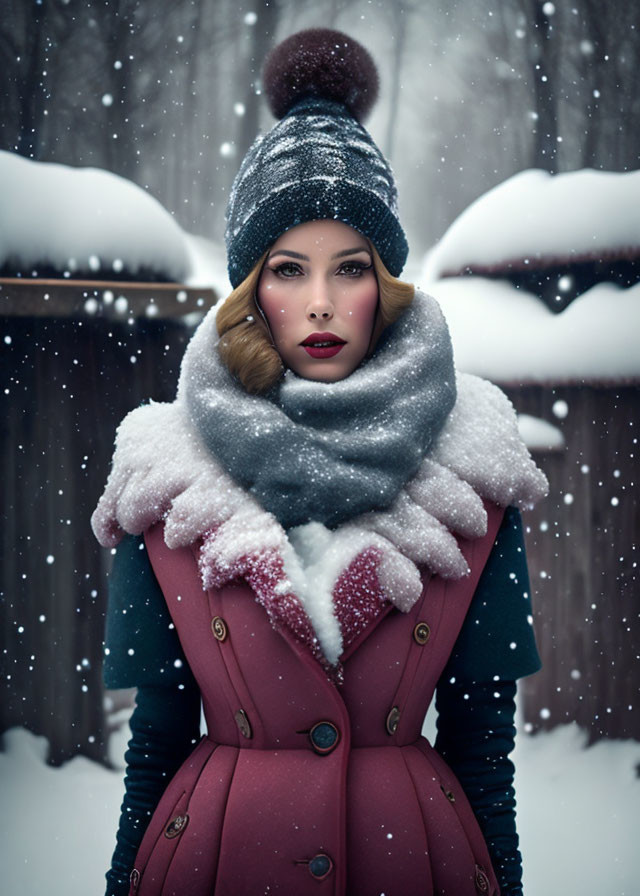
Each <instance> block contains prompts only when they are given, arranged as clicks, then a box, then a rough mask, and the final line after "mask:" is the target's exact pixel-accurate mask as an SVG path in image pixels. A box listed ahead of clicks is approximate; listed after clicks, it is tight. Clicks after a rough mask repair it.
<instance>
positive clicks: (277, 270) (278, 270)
mask: <svg viewBox="0 0 640 896" xmlns="http://www.w3.org/2000/svg"><path fill="white" fill-rule="evenodd" d="M345 267H350V268H355V269H356V270H355V271H354V272H353V273H351V274H347V273H345V272H344V271H343V270H342V269H343V268H345ZM371 267H372V265H371V263H369V264H364V263H363V262H361V261H345V262H343V263H342V264H341V265H340V267H339V268H338V272H341V271H342V275H343V276H344V277H360V276H361V275H362V272H363V271H369V270H371ZM285 268H289V269H291V268H293V269H294V271H295V274H285V273H284V270H285ZM269 270H270V271H272V272H273V273H274V274H276V275H277V276H278V277H282V278H283V279H284V280H293V279H294V277H295V276H296V275H297V274H302V273H303V271H302V269H301V268H300V265H298V264H296V263H295V262H294V261H283V262H282V264H279V265H276V266H275V267H270V268H269Z"/></svg>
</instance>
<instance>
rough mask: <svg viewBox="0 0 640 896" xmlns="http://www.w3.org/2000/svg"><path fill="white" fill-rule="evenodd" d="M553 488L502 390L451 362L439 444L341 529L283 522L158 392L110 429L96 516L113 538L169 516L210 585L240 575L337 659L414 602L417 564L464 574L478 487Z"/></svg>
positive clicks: (497, 493)
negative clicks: (379, 503)
mask: <svg viewBox="0 0 640 896" xmlns="http://www.w3.org/2000/svg"><path fill="white" fill-rule="evenodd" d="M547 488H548V485H547V480H546V477H545V476H544V474H543V473H542V472H541V471H540V470H539V469H538V468H537V467H536V465H535V463H534V462H533V460H532V458H531V457H530V455H529V453H528V451H527V449H526V446H525V445H524V443H523V442H522V440H521V438H520V436H519V434H518V429H517V423H516V416H515V412H514V410H513V407H512V405H511V404H510V402H509V401H508V399H507V398H506V396H505V395H504V394H503V393H502V392H501V391H500V390H499V389H498V388H497V387H496V386H493V385H492V384H491V383H489V382H487V381H485V380H481V379H479V378H477V377H474V376H470V375H467V374H459V375H458V398H457V401H456V405H455V406H454V408H453V410H452V412H451V413H450V414H449V417H448V418H447V421H446V423H445V425H444V427H443V429H442V431H441V433H440V436H439V437H438V439H437V440H436V443H435V445H434V446H433V450H432V451H431V453H430V454H429V456H428V457H427V458H426V459H425V460H424V461H423V463H422V466H421V467H420V470H419V471H418V474H417V475H416V476H415V477H414V478H413V479H411V480H410V481H409V482H407V483H406V485H405V487H404V488H403V489H402V490H401V492H400V494H399V495H398V497H397V498H396V500H395V501H394V502H393V504H392V505H391V507H389V508H388V509H387V510H385V511H378V512H371V513H366V514H362V515H360V516H358V517H355V518H353V519H352V520H350V521H349V522H347V523H344V524H343V525H340V526H338V527H337V528H336V529H328V528H327V527H326V526H324V525H322V524H321V523H316V522H312V523H307V524H305V525H303V526H299V527H296V528H294V529H290V530H289V531H285V530H284V529H283V527H282V526H281V525H280V523H278V521H277V520H276V518H275V517H274V516H273V515H272V514H270V513H268V512H267V511H266V510H264V509H263V508H262V507H261V506H260V504H259V503H258V502H257V500H256V499H255V498H254V497H253V496H251V495H250V494H249V493H248V492H246V491H244V490H243V489H241V488H240V487H239V486H238V485H237V484H236V483H235V482H234V481H233V480H232V479H231V477H230V476H229V475H228V474H227V473H226V472H225V471H224V470H223V469H222V468H221V466H220V465H219V464H218V463H217V461H216V460H215V459H214V458H213V457H212V455H211V454H210V453H209V451H208V450H207V448H206V447H205V445H204V444H203V442H202V440H201V438H200V436H199V434H198V432H197V431H196V430H195V429H194V427H193V425H192V424H191V422H190V421H189V418H188V416H187V413H186V411H185V409H184V406H183V405H181V404H180V403H179V402H174V403H172V404H159V403H152V404H149V405H145V406H144V407H140V408H137V409H136V410H134V411H132V412H131V413H130V414H128V415H127V417H125V419H124V420H123V421H122V423H121V424H120V427H119V428H118V432H117V436H116V448H115V453H114V458H113V464H112V469H111V473H110V475H109V479H108V482H107V485H106V488H105V491H104V494H103V495H102V497H101V499H100V501H99V503H98V506H97V508H96V510H95V512H94V514H93V517H92V526H93V530H94V532H95V535H96V537H97V539H98V541H99V542H100V543H101V544H102V545H104V546H105V547H114V546H115V545H116V544H118V542H119V541H120V540H121V538H122V537H123V535H124V533H125V532H128V533H129V534H132V535H138V534H140V533H142V532H144V531H145V530H146V529H148V528H149V527H150V526H152V525H154V524H155V523H158V522H160V521H164V538H165V541H166V544H167V546H168V547H169V548H177V547H184V546H189V545H193V544H198V545H199V546H200V547H199V551H198V563H199V570H200V575H201V579H202V585H203V588H204V589H208V588H219V587H222V586H223V585H224V584H226V583H228V582H230V581H233V580H234V579H237V578H244V579H245V580H246V581H247V582H248V583H249V585H250V586H251V587H252V588H253V590H254V592H255V594H256V598H257V599H258V600H259V601H260V603H261V604H262V605H263V606H264V608H265V609H266V611H267V612H268V614H269V616H270V618H271V621H272V623H273V624H274V625H275V626H276V627H277V626H281V625H288V626H289V627H290V628H291V629H292V630H293V631H294V633H295V634H296V635H297V636H298V637H299V638H300V639H301V640H302V641H304V642H305V643H307V644H308V646H309V647H310V649H311V650H312V651H313V652H314V653H315V654H316V656H317V657H318V659H319V660H321V661H322V662H325V663H326V664H328V665H335V664H336V663H337V662H338V659H339V657H340V655H341V653H342V652H343V650H344V649H345V648H346V647H347V646H348V645H349V643H351V641H352V640H353V638H354V637H355V636H356V635H357V633H358V632H359V631H361V630H362V628H363V627H364V626H365V625H366V624H367V622H368V621H372V620H373V619H375V618H376V617H377V616H378V615H379V614H380V613H381V612H383V611H384V608H385V606H386V605H387V602H391V603H392V604H393V605H395V606H396V607H397V608H398V609H400V610H401V611H403V612H407V611H408V610H409V609H410V608H411V607H412V606H413V604H414V603H415V601H416V600H417V599H418V598H419V597H420V594H421V591H422V579H421V571H422V570H424V569H425V568H426V569H427V570H429V571H430V572H431V573H433V574H436V575H441V576H443V577H445V578H454V579H455V578H460V577H462V576H464V575H466V574H468V572H469V569H468V567H467V564H466V561H465V559H464V557H463V555H462V553H461V551H460V548H459V546H458V542H457V540H456V537H457V536H460V537H463V538H478V537H481V536H482V535H484V534H485V533H486V530H487V517H486V511H485V509H484V505H483V500H487V501H491V502H493V503H495V504H498V505H499V506H501V507H507V506H508V505H510V504H513V505H517V506H519V507H520V508H526V507H529V506H531V505H533V504H534V503H535V502H536V501H537V500H538V499H540V498H541V497H542V496H543V495H545V494H546V492H547ZM345 594H347V595H348V597H349V599H348V601H346V600H345Z"/></svg>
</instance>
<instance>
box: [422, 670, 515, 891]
mask: <svg viewBox="0 0 640 896" xmlns="http://www.w3.org/2000/svg"><path fill="white" fill-rule="evenodd" d="M515 693H516V685H515V682H513V681H497V682H491V683H486V684H472V685H469V686H467V687H465V686H461V685H459V684H457V683H455V684H451V683H450V682H449V681H444V682H443V681H441V682H440V684H439V685H438V689H437V691H436V709H437V711H438V720H437V727H438V736H437V738H436V743H435V748H436V750H437V751H438V752H439V753H440V754H441V756H442V757H443V759H444V760H445V762H446V763H447V765H448V766H449V767H450V768H451V770H452V771H453V773H454V774H455V775H456V777H457V778H458V780H459V781H460V784H461V786H462V789H463V790H464V792H465V793H466V795H467V798H468V800H469V802H470V804H471V808H472V809H473V811H474V813H475V816H476V818H477V820H478V824H479V826H480V830H481V831H482V833H483V835H484V839H485V841H486V844H487V848H488V850H489V855H490V857H491V862H492V865H493V868H494V870H495V872H496V875H497V878H498V883H499V884H500V893H501V896H521V894H522V858H521V856H520V851H519V849H518V834H517V831H516V817H515V791H514V788H513V774H514V768H513V763H512V762H511V760H510V759H509V753H510V752H511V751H512V750H513V746H514V739H515V726H514V721H513V720H514V713H515Z"/></svg>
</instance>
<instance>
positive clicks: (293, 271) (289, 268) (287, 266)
mask: <svg viewBox="0 0 640 896" xmlns="http://www.w3.org/2000/svg"><path fill="white" fill-rule="evenodd" d="M271 270H272V271H273V272H274V274H276V275H277V276H278V277H284V278H285V279H287V280H290V279H291V278H292V277H297V276H298V274H302V269H301V267H300V265H299V264H296V263H295V262H294V261H283V262H282V264H279V265H276V267H274V268H271Z"/></svg>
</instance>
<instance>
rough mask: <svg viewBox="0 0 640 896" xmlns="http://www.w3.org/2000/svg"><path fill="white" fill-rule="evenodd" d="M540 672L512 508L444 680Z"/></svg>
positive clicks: (520, 536) (521, 539)
mask: <svg viewBox="0 0 640 896" xmlns="http://www.w3.org/2000/svg"><path fill="white" fill-rule="evenodd" d="M539 669H540V657H539V655H538V649H537V647H536V639H535V634H534V631H533V617H532V611H531V587H530V585H529V573H528V570H527V558H526V553H525V545H524V535H523V532H522V521H521V519H520V513H519V511H518V510H517V508H515V507H508V508H507V509H506V511H505V514H504V518H503V520H502V524H501V526H500V529H499V531H498V535H497V536H496V540H495V544H494V545H493V548H492V550H491V554H490V555H489V559H488V560H487V563H486V565H485V568H484V570H483V572H482V575H481V576H480V581H479V582H478V585H477V587H476V590H475V594H474V596H473V600H472V601H471V605H470V607H469V611H468V613H467V616H466V618H465V621H464V623H463V626H462V629H461V630H460V634H459V635H458V639H457V641H456V643H455V645H454V648H453V651H452V653H451V657H450V659H449V662H448V664H447V667H446V669H445V673H444V674H443V678H446V679H449V678H455V679H456V680H457V681H485V682H488V681H492V680H494V679H496V677H497V678H500V679H503V680H504V681H515V680H516V679H518V678H522V677H523V676H525V675H531V674H533V673H534V672H537V671H538V670H539Z"/></svg>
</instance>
